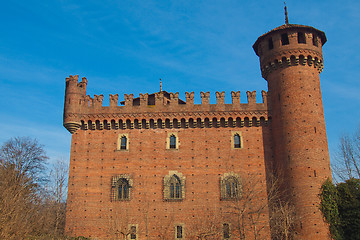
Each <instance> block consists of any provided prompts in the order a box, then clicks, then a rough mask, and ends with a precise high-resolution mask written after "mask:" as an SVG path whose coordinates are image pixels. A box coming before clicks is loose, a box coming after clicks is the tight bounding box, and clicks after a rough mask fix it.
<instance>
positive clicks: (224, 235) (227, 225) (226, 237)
mask: <svg viewBox="0 0 360 240" xmlns="http://www.w3.org/2000/svg"><path fill="white" fill-rule="evenodd" d="M226 228H227V229H226ZM226 231H227V233H226ZM221 235H222V239H223V240H230V239H231V223H229V222H223V223H222V231H221Z"/></svg>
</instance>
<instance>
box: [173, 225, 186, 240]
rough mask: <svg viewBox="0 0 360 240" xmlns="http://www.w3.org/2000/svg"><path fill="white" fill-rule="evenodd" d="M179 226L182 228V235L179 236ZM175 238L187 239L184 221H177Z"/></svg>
mask: <svg viewBox="0 0 360 240" xmlns="http://www.w3.org/2000/svg"><path fill="white" fill-rule="evenodd" d="M179 228H181V236H180V237H178V236H179V231H178V230H179ZM174 238H175V240H177V239H182V240H184V239H185V224H184V223H176V224H175V225H174Z"/></svg>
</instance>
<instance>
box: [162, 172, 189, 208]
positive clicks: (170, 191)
mask: <svg viewBox="0 0 360 240" xmlns="http://www.w3.org/2000/svg"><path fill="white" fill-rule="evenodd" d="M184 188H185V177H183V176H182V174H181V173H178V172H176V171H170V172H169V175H166V176H165V177H164V199H165V200H169V201H171V200H175V201H178V200H182V199H184V197H185V189H184Z"/></svg>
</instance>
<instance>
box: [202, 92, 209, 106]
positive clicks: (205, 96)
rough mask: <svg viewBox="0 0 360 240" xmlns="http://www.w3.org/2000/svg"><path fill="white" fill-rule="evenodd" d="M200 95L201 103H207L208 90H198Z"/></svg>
mask: <svg viewBox="0 0 360 240" xmlns="http://www.w3.org/2000/svg"><path fill="white" fill-rule="evenodd" d="M200 95H201V104H202V105H209V104H210V102H209V99H210V92H200Z"/></svg>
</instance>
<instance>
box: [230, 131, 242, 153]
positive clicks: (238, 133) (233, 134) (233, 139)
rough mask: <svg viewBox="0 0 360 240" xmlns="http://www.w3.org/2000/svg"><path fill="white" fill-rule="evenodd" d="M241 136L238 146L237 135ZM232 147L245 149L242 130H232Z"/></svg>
mask: <svg viewBox="0 0 360 240" xmlns="http://www.w3.org/2000/svg"><path fill="white" fill-rule="evenodd" d="M237 135H238V136H239V138H240V139H239V140H240V146H239V147H237V146H236V145H235V136H237ZM230 142H231V149H243V148H244V144H243V137H242V134H241V132H240V131H232V132H231V141H230Z"/></svg>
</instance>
